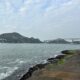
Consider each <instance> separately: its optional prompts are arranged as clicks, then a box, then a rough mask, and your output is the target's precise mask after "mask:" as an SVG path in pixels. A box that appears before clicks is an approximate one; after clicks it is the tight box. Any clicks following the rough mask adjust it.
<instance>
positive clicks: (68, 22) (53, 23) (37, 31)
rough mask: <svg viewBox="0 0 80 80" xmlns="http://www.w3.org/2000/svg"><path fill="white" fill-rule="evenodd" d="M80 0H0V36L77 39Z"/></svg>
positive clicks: (79, 24)
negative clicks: (18, 35) (3, 34)
mask: <svg viewBox="0 0 80 80" xmlns="http://www.w3.org/2000/svg"><path fill="white" fill-rule="evenodd" d="M79 17H80V0H0V33H4V32H20V33H22V34H24V35H26V36H28V37H31V36H33V37H38V38H40V39H42V40H44V39H52V38H57V37H80V36H79V35H80V31H79V30H80V18H79Z"/></svg>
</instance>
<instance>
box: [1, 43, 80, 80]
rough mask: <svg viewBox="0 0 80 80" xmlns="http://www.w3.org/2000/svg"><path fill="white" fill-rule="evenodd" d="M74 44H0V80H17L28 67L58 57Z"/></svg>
mask: <svg viewBox="0 0 80 80" xmlns="http://www.w3.org/2000/svg"><path fill="white" fill-rule="evenodd" d="M66 49H80V45H78V44H77V45H76V44H2V43H0V80H19V79H20V77H21V76H22V75H23V74H24V73H25V72H27V70H28V69H29V67H30V66H33V65H35V64H38V63H42V62H44V61H45V60H46V59H48V58H50V57H53V56H54V55H59V54H60V51H62V50H66Z"/></svg>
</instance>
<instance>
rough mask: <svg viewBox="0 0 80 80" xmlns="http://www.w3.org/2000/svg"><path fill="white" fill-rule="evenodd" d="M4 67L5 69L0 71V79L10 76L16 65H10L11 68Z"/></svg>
mask: <svg viewBox="0 0 80 80" xmlns="http://www.w3.org/2000/svg"><path fill="white" fill-rule="evenodd" d="M5 68H7V71H6V72H2V73H0V80H2V79H4V78H6V77H8V76H10V75H11V74H12V73H13V72H14V71H15V70H17V69H18V67H12V68H11V67H5Z"/></svg>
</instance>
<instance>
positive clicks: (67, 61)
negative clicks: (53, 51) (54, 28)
mask: <svg viewBox="0 0 80 80" xmlns="http://www.w3.org/2000/svg"><path fill="white" fill-rule="evenodd" d="M20 80H80V50H65V51H62V54H61V55H57V56H56V57H53V58H49V59H47V61H46V63H43V64H37V65H35V66H33V67H30V68H29V70H28V72H27V73H26V74H24V75H23V76H22V77H21V79H20Z"/></svg>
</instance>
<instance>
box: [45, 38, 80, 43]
mask: <svg viewBox="0 0 80 80" xmlns="http://www.w3.org/2000/svg"><path fill="white" fill-rule="evenodd" d="M57 39H64V40H66V41H70V42H72V43H74V42H75V41H80V38H57ZM53 40H56V39H53ZM49 41H52V40H45V41H44V42H49Z"/></svg>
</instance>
